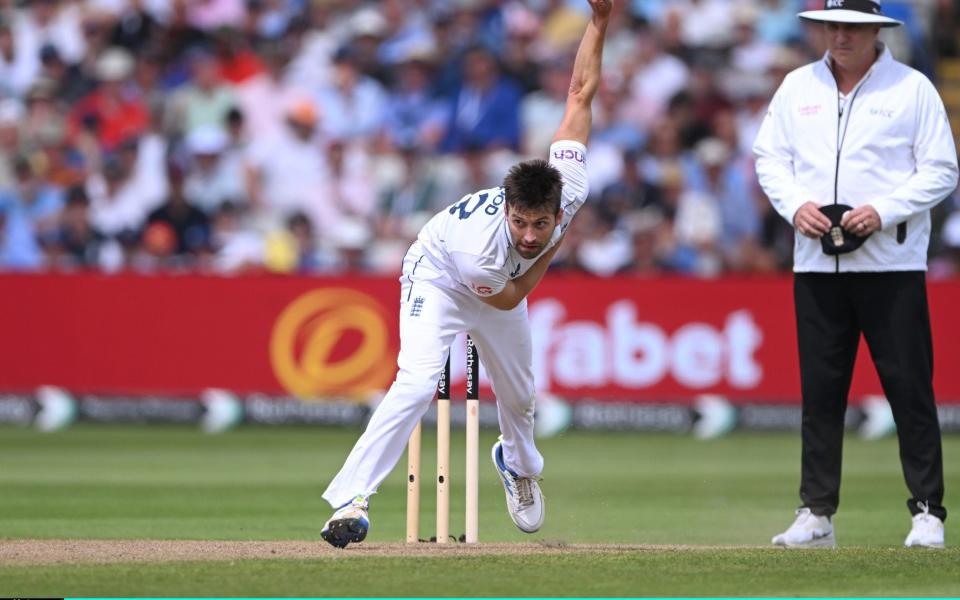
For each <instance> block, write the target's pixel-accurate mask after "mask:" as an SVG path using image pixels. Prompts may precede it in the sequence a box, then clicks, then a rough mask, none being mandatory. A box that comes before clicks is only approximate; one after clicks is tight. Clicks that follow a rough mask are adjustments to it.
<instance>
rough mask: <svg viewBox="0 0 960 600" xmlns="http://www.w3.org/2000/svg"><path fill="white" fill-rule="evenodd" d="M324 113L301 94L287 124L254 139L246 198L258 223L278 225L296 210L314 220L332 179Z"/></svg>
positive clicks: (249, 154)
mask: <svg viewBox="0 0 960 600" xmlns="http://www.w3.org/2000/svg"><path fill="white" fill-rule="evenodd" d="M319 127H320V115H319V114H318V113H317V108H316V106H315V105H314V103H313V102H312V101H310V100H308V99H305V98H301V99H298V100H296V101H294V102H292V103H291V104H290V105H289V106H288V107H287V115H286V127H285V128H284V129H283V130H282V131H281V132H280V133H278V134H277V135H275V136H272V137H269V138H256V139H252V140H251V141H250V145H249V147H248V149H247V155H246V186H247V198H249V200H250V205H251V209H252V211H253V217H254V219H255V221H256V222H257V223H258V224H259V225H260V226H261V227H264V228H266V229H276V228H278V227H279V226H280V225H282V223H283V222H284V221H285V220H286V219H287V218H288V217H289V215H291V214H293V213H295V212H303V213H305V214H307V215H309V216H310V217H311V220H314V218H315V216H316V215H317V212H318V205H319V204H320V203H321V202H324V201H325V200H324V198H325V197H326V195H327V189H328V186H329V182H330V174H329V167H328V164H327V157H326V155H325V152H324V148H323V146H322V144H321V140H320V138H319V136H318V130H319Z"/></svg>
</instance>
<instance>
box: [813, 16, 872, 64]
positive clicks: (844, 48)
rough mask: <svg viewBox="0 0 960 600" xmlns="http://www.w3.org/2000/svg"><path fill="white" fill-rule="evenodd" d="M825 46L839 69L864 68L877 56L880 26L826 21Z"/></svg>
mask: <svg viewBox="0 0 960 600" xmlns="http://www.w3.org/2000/svg"><path fill="white" fill-rule="evenodd" d="M826 30H827V48H828V49H829V50H830V57H831V58H833V61H834V62H835V63H836V64H837V66H838V67H839V68H841V69H844V70H848V71H858V70H861V69H866V68H867V67H869V66H870V65H871V64H873V61H874V60H875V59H876V57H877V51H876V43H877V35H878V34H879V33H880V28H879V27H877V26H876V25H853V24H850V23H827V24H826Z"/></svg>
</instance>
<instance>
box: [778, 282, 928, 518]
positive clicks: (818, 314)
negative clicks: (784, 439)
mask: <svg viewBox="0 0 960 600" xmlns="http://www.w3.org/2000/svg"><path fill="white" fill-rule="evenodd" d="M794 302H795V307H796V313H797V340H798V342H799V350H800V385H801V393H802V395H803V425H802V440H803V452H802V468H801V481H800V499H801V500H802V502H803V506H806V507H808V508H810V510H811V511H812V512H813V513H814V514H818V515H832V514H833V513H835V512H836V511H837V505H838V504H839V503H840V462H841V457H842V453H843V425H844V413H845V412H846V408H847V395H848V393H849V390H850V380H851V378H852V376H853V365H854V361H855V359H856V356H857V346H858V345H859V343H860V334H861V332H862V333H863V335H864V337H865V338H866V341H867V346H868V347H869V349H870V354H871V356H872V357H873V362H874V364H875V365H876V368H877V374H878V375H879V376H880V383H881V385H882V386H883V391H884V394H886V396H887V400H889V402H890V406H891V408H892V409H893V417H894V420H895V421H896V424H897V436H898V438H899V440H900V462H901V464H902V465H903V476H904V479H905V480H906V483H907V488H908V489H909V490H910V494H911V496H912V497H911V498H910V499H909V500H908V501H907V506H908V507H909V509H910V512H911V513H912V514H917V513H918V512H922V511H923V508H922V507H920V506H918V504H923V505H925V506H927V507H929V510H930V513H931V514H933V515H936V516H937V517H939V518H940V519H946V516H947V512H946V509H944V507H943V455H942V451H941V447H940V423H939V421H938V419H937V408H936V405H935V404H934V399H933V381H932V380H933V343H932V341H931V335H930V316H929V310H928V307H927V289H926V277H925V274H924V273H923V272H920V271H910V272H886V273H838V274H833V273H797V274H796V275H795V276H794Z"/></svg>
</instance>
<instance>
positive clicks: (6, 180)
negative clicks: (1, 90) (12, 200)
mask: <svg viewBox="0 0 960 600" xmlns="http://www.w3.org/2000/svg"><path fill="white" fill-rule="evenodd" d="M24 113H25V110H24V108H23V105H22V104H21V103H20V102H19V101H18V100H15V99H13V98H7V99H5V100H0V190H2V189H7V188H10V187H13V185H14V182H15V179H14V174H13V159H14V157H15V156H16V155H17V152H18V151H19V150H20V124H21V122H22V121H23V116H24Z"/></svg>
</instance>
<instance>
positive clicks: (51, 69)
mask: <svg viewBox="0 0 960 600" xmlns="http://www.w3.org/2000/svg"><path fill="white" fill-rule="evenodd" d="M40 65H41V68H40V73H39V74H38V76H37V78H36V79H35V80H34V84H36V83H37V81H49V82H51V83H53V84H54V86H55V91H54V92H53V93H54V96H55V97H56V98H57V100H59V101H61V102H63V103H64V104H66V105H67V106H70V105H73V104H75V103H76V102H78V101H79V100H80V99H81V98H83V97H84V96H86V95H87V94H89V93H90V92H91V91H93V89H94V88H95V87H96V85H97V83H96V81H95V80H94V79H93V78H92V77H90V76H88V75H87V74H86V73H85V72H84V71H83V70H81V69H80V67H79V66H77V65H71V64H67V63H66V62H64V60H63V59H62V58H60V53H59V52H58V51H57V48H56V46H52V45H50V44H47V45H45V46H44V47H43V48H41V49H40Z"/></svg>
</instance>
